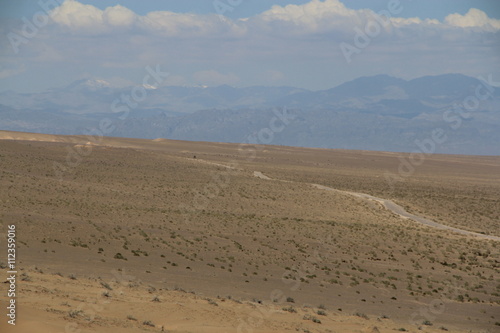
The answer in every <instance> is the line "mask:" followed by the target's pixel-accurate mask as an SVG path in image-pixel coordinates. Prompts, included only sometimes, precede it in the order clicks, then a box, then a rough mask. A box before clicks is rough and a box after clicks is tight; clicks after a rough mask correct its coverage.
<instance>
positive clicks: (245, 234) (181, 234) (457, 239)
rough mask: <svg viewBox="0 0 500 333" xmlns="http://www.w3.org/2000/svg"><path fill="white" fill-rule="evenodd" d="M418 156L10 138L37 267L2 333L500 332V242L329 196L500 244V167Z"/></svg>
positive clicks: (24, 231)
mask: <svg viewBox="0 0 500 333" xmlns="http://www.w3.org/2000/svg"><path fill="white" fill-rule="evenodd" d="M404 158H408V155H405V154H397V153H387V152H368V151H346V150H324V149H305V148H292V147H279V146H247V145H238V144H224V143H202V142H182V141H171V140H164V139H157V140H138V139H122V138H102V139H99V140H94V141H93V142H92V140H89V138H88V137H85V136H51V135H41V134H30V133H15V132H5V131H4V132H1V131H0V174H1V178H0V181H1V187H2V191H1V192H0V205H1V216H0V219H1V222H2V229H3V230H2V231H1V232H2V233H3V234H5V233H6V230H7V229H6V226H7V225H11V224H14V225H16V229H17V246H18V247H17V251H18V266H19V274H18V288H19V289H18V304H19V307H18V325H16V326H15V327H13V326H8V325H6V320H4V321H2V322H1V323H0V328H2V332H3V331H4V330H3V329H4V328H5V331H6V332H34V331H36V332H65V331H68V330H69V332H77V330H78V329H81V330H82V331H81V332H85V331H88V332H136V331H137V332H139V331H152V332H157V331H161V330H162V327H163V329H164V331H166V332H297V331H298V332H393V331H405V330H406V331H410V332H417V331H419V330H424V331H428V332H441V331H450V332H498V331H499V329H500V326H499V325H500V278H499V268H500V266H499V265H500V257H499V247H500V243H499V242H498V241H495V240H485V239H480V238H478V237H474V236H467V235H461V234H458V233H454V232H450V231H448V230H440V229H436V228H433V227H430V226H425V225H422V224H420V223H417V222H415V221H412V220H410V219H403V218H401V217H400V216H398V215H397V214H394V213H392V212H391V211H390V210H387V209H385V208H384V207H382V206H381V205H380V204H378V203H377V202H373V201H370V200H366V199H363V198H357V197H355V196H352V195H346V194H344V193H341V192H336V191H325V190H321V189H318V188H315V187H313V186H311V184H319V185H323V186H328V187H331V188H334V189H339V190H343V191H349V192H361V193H367V194H370V195H373V196H376V197H378V198H384V199H390V200H393V201H394V202H396V203H397V204H398V205H400V206H402V207H404V209H405V210H407V211H408V212H410V213H412V214H415V215H419V216H423V217H426V218H428V219H431V220H433V221H436V222H438V223H440V224H443V225H448V226H453V227H456V228H460V229H464V230H469V231H473V232H477V233H481V234H486V235H494V236H500V230H499V229H500V226H499V223H498V222H499V216H500V177H499V170H500V168H499V167H500V157H486V156H484V157H483V156H456V155H450V156H447V155H432V156H426V157H425V161H424V162H423V163H422V164H421V165H419V166H416V167H415V170H414V172H413V173H411V175H409V174H402V173H399V172H398V168H399V166H400V163H401V159H404ZM388 174H391V175H398V176H399V179H398V181H394V177H393V176H390V177H389V179H390V180H391V179H392V180H391V181H388V180H387V179H388V176H387V175H388ZM391 177H392V178H391ZM267 178H271V179H267ZM273 179H279V180H284V181H276V180H273ZM2 239H5V237H4V236H2ZM1 244H5V243H4V242H3V241H2V242H1ZM2 246H3V245H2ZM2 248H3V249H4V250H3V251H4V253H7V252H6V249H5V247H4V246H3V247H2ZM4 257H6V256H4ZM5 261H6V259H5V260H4V259H0V262H2V263H3V264H5ZM2 266H4V265H2ZM2 269H3V270H5V271H6V268H2ZM4 286H7V284H5V285H4ZM2 293H3V294H5V293H4V292H2ZM5 300H6V298H5V297H2V308H4V309H5V307H4V302H5ZM2 325H3V326H2ZM68 325H70V326H68Z"/></svg>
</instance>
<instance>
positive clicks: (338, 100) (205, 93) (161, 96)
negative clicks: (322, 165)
mask: <svg viewBox="0 0 500 333" xmlns="http://www.w3.org/2000/svg"><path fill="white" fill-rule="evenodd" d="M478 87H479V88H478ZM478 89H479V90H478ZM490 89H491V88H490ZM137 91H141V93H142V94H143V95H140V94H138V95H135V96H138V97H140V98H139V99H135V100H134V98H131V96H133V94H134V93H133V92H135V93H137ZM476 91H479V93H480V94H481V95H478V96H483V95H484V94H486V93H487V92H488V93H489V95H488V96H487V97H485V98H484V99H485V100H481V101H480V103H479V104H476V103H475V102H477V101H478V99H477V98H476V97H475V96H476ZM127 96H128V100H127ZM481 98H482V97H481ZM464 102H465V103H466V104H467V105H468V107H469V110H466V109H464V108H459V107H458V106H459V105H462V104H463V103H464ZM457 105H458V106H457ZM284 108H287V109H288V110H289V111H288V112H289V113H291V114H293V118H294V119H293V120H291V121H290V122H289V123H288V124H286V126H285V127H284V128H281V123H279V124H278V123H273V124H271V123H270V122H271V120H272V119H273V118H274V117H276V113H277V112H278V113H279V112H283V111H282V110H283V109H284ZM125 109H128V110H130V112H125V111H124V110H125ZM105 118H106V119H108V120H110V121H111V123H112V124H113V131H112V132H110V133H106V134H107V135H110V136H122V137H135V138H150V139H155V138H160V137H162V138H169V139H179V140H197V141H218V142H249V141H253V142H257V143H270V144H277V145H289V146H304V147H320V148H345V149H365V150H386V151H406V152H411V151H415V150H418V149H419V147H418V145H416V143H415V140H420V141H421V140H425V139H428V138H431V137H432V131H433V130H435V129H438V128H440V129H442V130H443V131H444V133H445V134H446V140H444V142H442V143H438V144H437V145H436V151H435V152H438V153H456V154H489V155H500V88H497V89H494V90H493V91H489V90H487V89H486V88H485V86H484V85H483V83H482V81H479V80H477V79H475V78H472V77H468V76H464V75H461V74H447V75H439V76H425V77H421V78H417V79H414V80H410V81H406V80H402V79H398V78H394V77H391V76H387V75H377V76H371V77H361V78H358V79H355V80H353V81H350V82H346V83H344V84H341V85H339V86H337V87H335V88H332V89H328V90H322V91H309V90H305V89H299V88H294V87H263V86H254V87H246V88H234V87H231V86H227V85H224V86H219V87H154V86H143V87H142V88H141V87H136V88H135V90H134V89H133V87H125V88H117V87H113V86H112V85H111V84H110V83H109V82H106V81H104V80H97V79H89V80H79V81H76V82H74V83H72V84H70V85H68V86H67V87H63V88H60V89H51V90H47V91H44V92H41V93H35V94H26V93H24V94H21V93H16V92H12V91H6V92H2V93H0V129H3V130H14V131H29V132H37V133H47V134H85V132H86V131H88V130H89V129H93V128H98V127H99V122H100V121H101V120H102V119H105ZM276 124H278V125H276ZM273 126H274V127H273ZM277 127H279V129H280V130H275V128H277ZM273 128H274V129H273ZM270 129H271V130H272V134H271V136H270V132H269V131H270ZM259 133H260V136H259ZM266 135H267V136H266Z"/></svg>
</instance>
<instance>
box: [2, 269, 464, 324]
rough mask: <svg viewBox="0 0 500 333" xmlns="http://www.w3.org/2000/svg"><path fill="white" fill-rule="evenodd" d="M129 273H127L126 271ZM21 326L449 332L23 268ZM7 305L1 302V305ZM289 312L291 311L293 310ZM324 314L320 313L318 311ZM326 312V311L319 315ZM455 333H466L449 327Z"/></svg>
mask: <svg viewBox="0 0 500 333" xmlns="http://www.w3.org/2000/svg"><path fill="white" fill-rule="evenodd" d="M122 276H123V275H122ZM24 277H25V279H26V281H23V282H22V283H20V285H19V287H20V289H19V291H20V294H21V295H22V296H21V298H20V303H21V307H20V310H19V314H18V316H19V317H18V324H17V325H16V326H15V327H13V326H11V325H6V324H5V323H4V322H3V323H2V324H1V325H0V329H2V332H6V333H8V332H23V333H24V332H26V333H28V332H37V333H55V332H109V333H115V332H116V333H118V332H127V333H128V332H130V333H132V332H144V331H146V332H161V331H162V329H163V331H165V332H171V333H185V332H199V333H232V332H255V333H270V332H277V333H278V332H283V333H284V332H359V333H374V332H381V333H384V332H394V331H398V330H401V331H402V329H403V328H406V329H407V330H408V331H409V332H417V331H421V330H422V329H423V330H424V331H426V332H443V330H442V329H439V328H435V327H431V326H424V327H421V329H420V330H418V329H415V328H411V327H412V325H410V323H408V322H398V321H393V320H392V319H390V318H381V317H374V316H365V315H364V314H361V313H359V314H343V313H341V312H339V311H338V310H337V309H319V308H317V307H313V306H297V305H295V304H293V303H287V302H286V301H285V302H283V303H282V304H278V303H273V302H261V303H258V302H257V301H253V302H252V301H240V300H238V299H227V298H220V297H219V298H209V297H205V296H203V295H200V294H195V293H191V292H188V291H180V290H177V291H176V290H158V289H155V288H152V287H151V286H148V285H146V284H144V283H142V282H141V281H130V282H124V281H122V282H118V281H116V280H115V279H112V280H110V281H105V280H102V279H94V278H91V279H88V278H85V279H76V280H74V279H71V278H69V277H64V276H59V275H50V274H42V273H40V270H39V269H36V270H35V269H30V270H26V271H25V272H24ZM2 305H3V304H2ZM284 309H293V310H291V311H294V312H290V311H287V310H284ZM318 311H320V313H321V315H318ZM321 311H323V312H321ZM449 331H451V332H465V331H462V330H453V329H451V330H449Z"/></svg>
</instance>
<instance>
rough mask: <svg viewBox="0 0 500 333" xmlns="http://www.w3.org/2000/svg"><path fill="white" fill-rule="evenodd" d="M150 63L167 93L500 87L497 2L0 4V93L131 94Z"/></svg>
mask: <svg viewBox="0 0 500 333" xmlns="http://www.w3.org/2000/svg"><path fill="white" fill-rule="evenodd" d="M43 4H45V6H43ZM44 7H45V8H44ZM147 66H149V67H151V68H157V66H159V68H161V70H162V71H164V72H168V73H169V74H170V75H169V76H168V78H167V80H165V81H164V82H163V83H162V84H164V85H180V86H196V85H207V86H218V85H222V84H228V85H232V86H237V87H244V86H252V85H265V86H295V87H300V88H306V89H311V90H320V89H328V88H331V87H334V86H337V85H339V84H341V83H343V82H346V81H350V80H352V79H355V78H357V77H360V76H370V75H378V74H388V75H392V76H395V77H400V78H403V79H412V78H416V77H421V76H425V75H439V74H445V73H462V74H465V75H470V76H473V77H479V76H483V77H486V76H488V75H490V74H491V75H493V77H496V78H500V1H496V0H489V1H484V0H440V1H435V0H418V1H417V0H413V1H411V0H407V1H404V0H383V1H382V0H358V1H348V0H344V1H342V0H293V1H284V0H183V1H178V0H145V1H136V0H122V1H119V0H99V1H97V0H78V1H77V0H66V1H63V0H40V1H35V0H17V1H1V2H0V91H5V90H14V91H19V92H38V91H43V90H46V89H50V88H54V87H63V86H66V85H69V84H71V83H72V82H74V81H75V80H78V79H82V78H94V79H101V80H105V81H108V82H110V83H111V84H112V85H114V86H132V85H136V84H140V82H141V81H142V79H143V78H144V76H145V75H146V74H147V71H146V70H145V68H146V67H147Z"/></svg>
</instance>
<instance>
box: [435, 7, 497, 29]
mask: <svg viewBox="0 0 500 333" xmlns="http://www.w3.org/2000/svg"><path fill="white" fill-rule="evenodd" d="M445 22H446V23H447V24H449V25H452V26H455V27H461V28H473V27H480V28H484V29H485V30H500V20H497V19H493V18H490V17H488V15H486V13H485V12H483V11H481V10H479V9H476V8H471V9H470V10H469V11H468V12H467V13H466V14H465V15H460V14H457V13H455V14H450V15H448V16H446V17H445Z"/></svg>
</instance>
